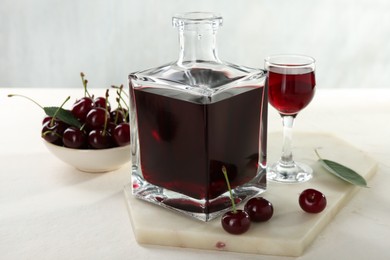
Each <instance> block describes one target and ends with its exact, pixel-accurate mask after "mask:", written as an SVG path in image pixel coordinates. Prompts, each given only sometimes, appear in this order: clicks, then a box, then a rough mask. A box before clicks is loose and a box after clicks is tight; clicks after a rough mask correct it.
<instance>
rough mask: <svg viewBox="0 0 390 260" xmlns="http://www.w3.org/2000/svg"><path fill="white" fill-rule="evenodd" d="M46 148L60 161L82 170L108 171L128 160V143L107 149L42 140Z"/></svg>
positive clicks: (117, 167)
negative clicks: (68, 146)
mask: <svg viewBox="0 0 390 260" xmlns="http://www.w3.org/2000/svg"><path fill="white" fill-rule="evenodd" d="M43 143H44V144H45V145H46V147H47V149H49V151H50V152H52V153H53V154H54V155H55V156H56V157H57V158H58V159H60V160H61V161H63V162H65V163H67V164H69V165H71V166H73V167H75V168H77V169H78V170H80V171H84V172H96V173H99V172H108V171H113V170H116V169H119V168H120V167H121V166H122V165H124V164H125V163H127V162H129V161H130V145H126V146H122V147H114V148H109V149H97V150H92V149H85V150H82V149H71V148H66V147H62V146H58V145H54V144H51V143H49V142H46V141H44V140H43Z"/></svg>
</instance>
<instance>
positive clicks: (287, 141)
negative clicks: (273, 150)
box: [280, 115, 295, 167]
mask: <svg viewBox="0 0 390 260" xmlns="http://www.w3.org/2000/svg"><path fill="white" fill-rule="evenodd" d="M294 118H295V116H286V115H282V123H283V148H282V156H281V158H280V163H281V164H283V166H287V167H288V166H293V165H294V160H293V155H292V151H291V146H292V128H293V125H294Z"/></svg>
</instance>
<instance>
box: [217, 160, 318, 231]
mask: <svg viewBox="0 0 390 260" xmlns="http://www.w3.org/2000/svg"><path fill="white" fill-rule="evenodd" d="M222 172H223V174H224V176H225V179H226V183H227V186H228V189H229V192H230V199H231V201H232V210H230V211H228V212H226V213H225V214H224V215H223V216H222V218H221V224H222V227H223V229H224V230H225V231H227V232H228V233H231V234H235V235H239V234H243V233H245V232H246V231H248V230H249V228H250V225H251V221H252V222H264V221H267V220H269V219H270V218H271V217H272V215H273V213H274V208H273V206H272V203H271V202H269V201H268V200H266V199H265V198H263V197H254V198H251V199H250V200H248V201H247V203H246V204H245V206H244V210H240V209H236V206H235V202H234V199H233V196H232V193H231V188H230V184H229V180H228V177H227V172H226V168H225V167H222ZM299 205H300V207H301V208H302V210H304V211H305V212H308V213H319V212H321V211H323V210H324V209H325V207H326V197H325V196H324V194H322V193H321V192H320V191H318V190H315V189H306V190H304V191H303V192H302V193H301V194H300V195H299Z"/></svg>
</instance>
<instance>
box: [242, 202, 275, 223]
mask: <svg viewBox="0 0 390 260" xmlns="http://www.w3.org/2000/svg"><path fill="white" fill-rule="evenodd" d="M244 210H245V212H246V213H248V215H249V217H250V219H251V220H252V221H254V222H262V221H267V220H269V219H270V218H271V217H272V215H273V214H274V208H273V206H272V204H271V202H269V201H268V200H266V199H264V198H262V197H255V198H251V199H250V200H248V202H247V203H246V204H245V206H244Z"/></svg>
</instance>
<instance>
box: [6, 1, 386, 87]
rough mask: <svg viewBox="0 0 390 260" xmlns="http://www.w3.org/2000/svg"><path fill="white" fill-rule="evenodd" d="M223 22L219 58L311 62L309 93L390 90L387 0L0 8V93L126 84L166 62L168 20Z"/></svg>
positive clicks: (172, 45) (11, 4)
mask: <svg viewBox="0 0 390 260" xmlns="http://www.w3.org/2000/svg"><path fill="white" fill-rule="evenodd" d="M184 11H213V12H218V13H220V14H221V15H222V16H223V17H224V25H223V27H222V28H221V29H220V31H219V34H218V49H219V56H220V58H221V59H222V60H226V61H230V62H233V63H237V64H242V65H247V66H252V67H259V68H262V67H263V60H264V58H265V57H266V56H267V55H270V54H276V53H301V54H307V55H311V56H313V57H315V58H316V60H317V87H320V88H364V87H368V88H374V87H381V88H383V87H386V88H390V83H389V81H390V1H388V0H343V1H340V0H327V1H312V0H294V1H286V0H272V1H271V0H242V1H236V0H164V1H161V0H113V1H107V0H78V1H77V0H68V1H62V0H35V1H29V0H1V1H0V87H1V88H4V87H11V88H14V87H50V88H54V87H80V88H81V87H82V85H81V80H80V77H79V73H80V71H83V72H85V73H86V75H87V78H88V80H89V82H90V85H91V87H95V88H107V87H109V86H110V85H112V84H114V85H119V84H126V83H127V75H128V74H129V73H130V72H133V71H137V70H142V69H146V68H149V67H155V66H157V65H162V64H164V63H167V62H170V61H173V60H176V58H177V54H178V39H177V32H176V29H174V28H172V26H171V17H172V15H173V14H174V13H177V12H184Z"/></svg>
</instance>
